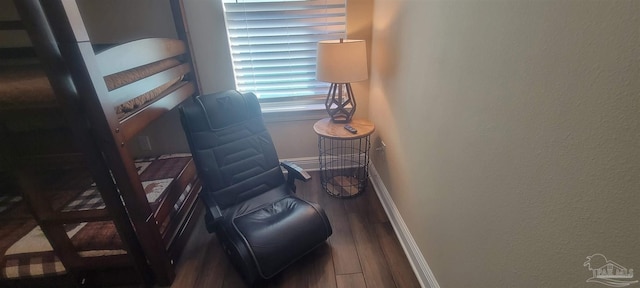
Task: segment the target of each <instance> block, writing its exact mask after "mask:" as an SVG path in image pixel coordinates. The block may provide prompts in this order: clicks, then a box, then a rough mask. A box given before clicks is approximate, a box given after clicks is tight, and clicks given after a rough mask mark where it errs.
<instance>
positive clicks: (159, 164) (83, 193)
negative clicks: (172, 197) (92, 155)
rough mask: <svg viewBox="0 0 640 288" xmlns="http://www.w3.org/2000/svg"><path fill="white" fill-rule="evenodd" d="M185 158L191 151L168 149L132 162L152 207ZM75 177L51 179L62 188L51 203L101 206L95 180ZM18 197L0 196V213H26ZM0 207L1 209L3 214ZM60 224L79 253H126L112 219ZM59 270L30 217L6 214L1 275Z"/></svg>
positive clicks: (70, 207) (0, 235)
mask: <svg viewBox="0 0 640 288" xmlns="http://www.w3.org/2000/svg"><path fill="white" fill-rule="evenodd" d="M190 160H191V155H190V154H171V155H163V156H160V157H154V158H144V159H138V160H136V161H135V164H136V167H137V168H138V173H139V174H140V180H141V181H142V186H143V187H144V189H145V192H146V194H147V200H149V203H150V204H151V206H152V208H153V209H157V207H158V206H159V204H160V202H161V201H162V199H163V197H164V195H165V193H166V191H168V189H171V188H172V184H173V183H174V178H176V177H178V176H179V175H180V173H181V172H182V170H183V169H184V168H185V166H186V165H187V164H188V163H189V161H190ZM61 177H67V176H61ZM79 178H82V177H77V178H74V177H73V176H70V178H64V179H58V180H64V181H63V182H64V184H56V185H57V186H55V187H54V188H55V189H57V190H62V191H64V193H62V194H60V195H54V196H53V197H52V199H53V200H52V205H53V206H54V208H56V209H61V210H62V211H82V210H90V209H102V208H105V204H104V201H103V200H102V198H101V196H100V192H99V191H98V189H97V187H96V185H95V184H89V185H88V184H87V183H91V182H87V181H86V180H82V179H79ZM85 179H86V178H85ZM79 186H80V187H82V186H84V187H87V186H89V188H87V189H84V190H78V188H74V187H79ZM190 188H191V186H189V187H187V189H186V191H185V192H183V195H181V196H180V198H179V199H178V201H177V203H175V205H174V207H173V208H174V209H175V210H177V208H179V207H180V206H181V204H182V202H183V201H184V196H185V195H186V194H187V193H188V191H189V190H190ZM69 195H75V197H73V196H71V197H69ZM21 200H22V198H21V197H20V196H12V197H0V218H2V216H3V215H2V214H7V213H9V214H12V216H16V215H17V214H18V212H21V213H23V214H24V212H25V211H27V212H28V209H26V205H24V203H21ZM64 203H66V204H64ZM21 208H25V209H21ZM23 210H24V211H23ZM3 211H5V212H6V213H2V212H3ZM172 212H173V211H172ZM5 216H6V215H5ZM64 227H65V230H66V231H67V235H68V236H69V238H70V239H71V241H72V243H73V244H74V246H75V247H76V248H77V249H78V251H79V254H80V256H81V257H90V256H100V255H115V254H125V253H126V251H125V249H124V246H123V243H122V240H121V239H120V237H119V235H118V233H117V230H116V228H115V225H114V223H113V222H111V221H104V222H90V223H78V224H67V225H65V226H64ZM64 273H66V269H65V267H64V265H63V264H62V262H61V261H60V259H59V258H58V257H57V256H56V255H55V252H54V251H53V248H52V247H51V245H50V243H49V241H48V240H47V238H46V236H45V235H44V233H43V232H42V230H41V229H40V227H39V226H37V224H36V222H35V220H34V219H33V218H25V217H9V220H2V225H0V278H26V277H43V276H48V275H59V274H64Z"/></svg>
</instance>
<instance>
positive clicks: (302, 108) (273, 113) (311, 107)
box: [260, 102, 328, 123]
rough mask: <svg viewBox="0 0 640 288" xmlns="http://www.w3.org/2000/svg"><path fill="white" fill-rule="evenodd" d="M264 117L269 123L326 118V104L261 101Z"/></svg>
mask: <svg viewBox="0 0 640 288" xmlns="http://www.w3.org/2000/svg"><path fill="white" fill-rule="evenodd" d="M260 106H261V107H262V117H263V118H264V121H265V122H267V123H271V122H287V121H301V120H320V119H322V118H326V117H327V116H328V115H327V111H326V109H325V107H324V104H308V103H307V104H301V103H296V102H273V103H260Z"/></svg>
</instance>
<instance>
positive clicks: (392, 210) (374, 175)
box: [369, 164, 440, 288]
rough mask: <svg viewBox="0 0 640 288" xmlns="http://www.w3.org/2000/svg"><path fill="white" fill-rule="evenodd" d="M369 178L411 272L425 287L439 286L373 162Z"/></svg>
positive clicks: (433, 287) (436, 287) (437, 287)
mask: <svg viewBox="0 0 640 288" xmlns="http://www.w3.org/2000/svg"><path fill="white" fill-rule="evenodd" d="M369 178H370V179H371V183H372V184H373V189H374V190H375V191H376V194H378V198H379V199H380V203H382V207H383V208H384V211H385V212H386V213H387V217H389V221H391V226H393V230H395V232H396V235H397V236H398V240H400V244H401V245H402V249H404V253H405V254H406V255H407V258H408V259H409V263H410V264H411V267H412V268H413V272H414V273H415V274H416V276H417V278H418V281H419V282H420V285H421V286H422V287H427V288H440V285H438V281H436V278H435V276H433V272H431V268H429V265H428V264H427V261H426V260H425V259H424V256H423V255H422V252H420V248H418V245H417V244H416V241H415V240H414V239H413V236H411V233H410V232H409V228H408V227H407V225H406V224H405V223H404V220H403V219H402V216H401V215H400V212H399V211H398V208H397V207H396V204H395V203H394V202H393V199H391V195H389V191H388V190H387V187H386V186H385V185H384V183H383V182H382V179H381V178H380V174H378V171H377V170H376V167H375V166H373V164H371V165H369Z"/></svg>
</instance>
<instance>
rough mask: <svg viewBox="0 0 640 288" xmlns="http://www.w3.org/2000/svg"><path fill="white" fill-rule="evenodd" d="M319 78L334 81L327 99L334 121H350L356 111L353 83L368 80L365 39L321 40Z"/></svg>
mask: <svg viewBox="0 0 640 288" xmlns="http://www.w3.org/2000/svg"><path fill="white" fill-rule="evenodd" d="M317 56H318V57H317V65H316V79H317V80H319V81H323V82H330V83H331V86H330V87H329V93H327V99H326V101H325V107H326V108H327V113H329V116H331V121H333V122H334V123H349V122H350V121H351V118H352V117H353V114H354V113H355V112H356V98H355V97H354V95H353V90H352V89H351V82H357V81H362V80H367V78H368V70H367V48H366V42H365V41H364V40H350V39H349V40H345V39H340V40H328V41H320V42H318V55H317Z"/></svg>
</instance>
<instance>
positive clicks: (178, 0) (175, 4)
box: [169, 0, 202, 95]
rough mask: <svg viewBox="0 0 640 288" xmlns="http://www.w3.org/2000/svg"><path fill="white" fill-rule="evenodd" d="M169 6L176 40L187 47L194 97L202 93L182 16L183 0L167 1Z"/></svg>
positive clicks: (187, 30)
mask: <svg viewBox="0 0 640 288" xmlns="http://www.w3.org/2000/svg"><path fill="white" fill-rule="evenodd" d="M169 2H170V4H171V13H172V14H173V23H174V25H175V27H176V32H177V33H178V38H179V39H180V40H182V41H184V43H185V44H186V45H187V50H188V51H189V53H187V54H186V56H185V57H187V59H185V60H187V62H188V63H190V65H191V70H192V71H194V72H195V73H191V76H190V77H191V79H190V80H191V82H194V84H195V86H196V87H197V91H196V92H195V93H194V95H199V94H200V92H201V91H202V87H201V86H200V81H198V76H197V75H198V67H197V65H196V62H195V61H193V55H195V54H193V49H192V48H191V47H193V45H192V43H191V36H190V34H189V29H188V27H189V26H188V25H187V20H186V16H185V15H184V13H185V12H184V1H183V0H169Z"/></svg>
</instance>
